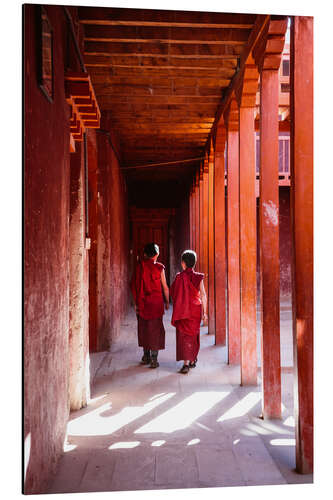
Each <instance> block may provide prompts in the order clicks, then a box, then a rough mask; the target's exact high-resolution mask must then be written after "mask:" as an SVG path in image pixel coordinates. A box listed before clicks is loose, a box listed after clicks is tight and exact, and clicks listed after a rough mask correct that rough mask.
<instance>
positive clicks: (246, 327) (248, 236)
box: [239, 56, 259, 385]
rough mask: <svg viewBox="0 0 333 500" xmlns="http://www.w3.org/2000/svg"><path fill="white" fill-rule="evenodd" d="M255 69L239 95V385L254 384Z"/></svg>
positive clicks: (247, 75)
mask: <svg viewBox="0 0 333 500" xmlns="http://www.w3.org/2000/svg"><path fill="white" fill-rule="evenodd" d="M258 77H259V74H258V70H257V68H256V66H255V64H254V61H253V59H252V58H251V56H250V57H249V59H248V62H247V63H246V65H245V70H244V77H243V82H242V87H241V94H240V96H239V104H240V109H239V192H240V196H239V223H240V228H239V231H240V238H239V241H240V281H241V314H240V318H241V320H240V322H241V323H240V324H241V384H242V385H257V364H258V363H257V312H256V311H257V269H256V268H257V229H256V228H257V221H256V218H257V217H256V192H255V187H256V186H255V182H256V165H255V131H254V109H255V104H256V92H257V87H258Z"/></svg>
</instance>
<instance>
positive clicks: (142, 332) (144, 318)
mask: <svg viewBox="0 0 333 500" xmlns="http://www.w3.org/2000/svg"><path fill="white" fill-rule="evenodd" d="M158 255H159V247H158V245H156V244H155V243H149V244H148V245H146V246H145V248H144V259H143V260H142V261H141V262H139V263H138V265H137V267H136V270H135V273H134V274H133V277H132V281H131V291H132V295H133V299H134V303H135V310H136V314H137V318H138V343H139V346H140V347H143V357H142V360H141V364H144V365H149V364H150V368H157V367H158V366H159V363H158V361H157V356H158V351H159V350H160V349H164V348H165V330H164V326H163V314H164V301H163V294H164V298H165V308H166V309H169V288H168V285H167V282H166V278H165V271H164V265H163V264H161V263H160V262H157V258H158Z"/></svg>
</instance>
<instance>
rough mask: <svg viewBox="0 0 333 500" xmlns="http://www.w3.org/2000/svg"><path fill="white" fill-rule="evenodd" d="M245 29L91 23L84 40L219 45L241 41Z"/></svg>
mask: <svg viewBox="0 0 333 500" xmlns="http://www.w3.org/2000/svg"><path fill="white" fill-rule="evenodd" d="M249 34H250V29H248V30H237V29H225V28H173V27H171V28H165V27H132V26H90V25H86V26H85V28H84V41H90V42H114V41H117V40H118V41H122V42H135V43H138V42H139V43H151V42H153V41H156V40H158V41H159V43H182V44H188V43H192V44H193V43H196V44H198V43H207V44H218V45H223V44H224V45H231V44H232V45H244V43H246V42H247V40H248V38H249Z"/></svg>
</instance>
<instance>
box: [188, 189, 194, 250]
mask: <svg viewBox="0 0 333 500" xmlns="http://www.w3.org/2000/svg"><path fill="white" fill-rule="evenodd" d="M192 201H193V197H192V185H191V187H190V191H189V196H188V205H189V222H190V248H192V228H193V203H192Z"/></svg>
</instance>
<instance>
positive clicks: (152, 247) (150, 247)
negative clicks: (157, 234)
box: [143, 243, 160, 259]
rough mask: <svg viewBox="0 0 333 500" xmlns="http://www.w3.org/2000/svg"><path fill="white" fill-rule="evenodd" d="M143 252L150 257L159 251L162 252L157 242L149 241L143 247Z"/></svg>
mask: <svg viewBox="0 0 333 500" xmlns="http://www.w3.org/2000/svg"><path fill="white" fill-rule="evenodd" d="M143 253H145V254H146V255H147V257H149V258H150V259H151V258H152V257H155V255H157V254H158V253H160V249H159V247H158V245H156V243H147V245H145V247H144V249H143Z"/></svg>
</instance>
